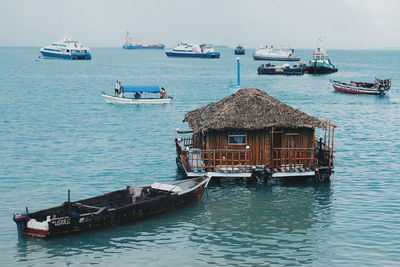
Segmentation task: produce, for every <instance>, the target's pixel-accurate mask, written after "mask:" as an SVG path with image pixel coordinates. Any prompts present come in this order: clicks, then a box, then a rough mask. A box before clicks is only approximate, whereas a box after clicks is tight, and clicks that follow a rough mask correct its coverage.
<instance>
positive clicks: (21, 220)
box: [13, 212, 29, 237]
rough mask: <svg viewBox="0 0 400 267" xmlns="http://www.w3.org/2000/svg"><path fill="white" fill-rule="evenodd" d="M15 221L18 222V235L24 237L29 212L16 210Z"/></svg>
mask: <svg viewBox="0 0 400 267" xmlns="http://www.w3.org/2000/svg"><path fill="white" fill-rule="evenodd" d="M13 221H14V222H15V223H16V224H17V231H18V236H19V237H23V236H24V234H25V230H26V226H27V224H28V221H29V216H28V214H26V213H19V212H16V213H14V214H13Z"/></svg>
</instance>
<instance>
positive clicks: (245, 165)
mask: <svg viewBox="0 0 400 267" xmlns="http://www.w3.org/2000/svg"><path fill="white" fill-rule="evenodd" d="M249 152H250V151H249V150H234V149H213V150H200V149H199V150H197V149H192V150H189V151H183V152H182V154H181V159H182V162H183V164H184V165H185V166H186V168H187V169H188V170H189V171H191V172H227V173H232V172H245V171H249V170H250V169H251V165H250V158H249Z"/></svg>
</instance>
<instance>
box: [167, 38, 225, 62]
mask: <svg viewBox="0 0 400 267" xmlns="http://www.w3.org/2000/svg"><path fill="white" fill-rule="evenodd" d="M165 54H166V55H167V56H169V57H198V58H219V57H220V53H219V52H216V51H215V50H214V48H213V47H212V45H210V44H201V45H196V44H191V43H189V42H184V43H180V44H179V45H178V46H176V47H175V48H174V49H172V50H169V51H166V52H165Z"/></svg>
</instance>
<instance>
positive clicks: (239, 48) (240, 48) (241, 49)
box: [235, 45, 246, 55]
mask: <svg viewBox="0 0 400 267" xmlns="http://www.w3.org/2000/svg"><path fill="white" fill-rule="evenodd" d="M244 54H246V50H244V47H243V46H241V45H238V46H237V47H236V48H235V55H244Z"/></svg>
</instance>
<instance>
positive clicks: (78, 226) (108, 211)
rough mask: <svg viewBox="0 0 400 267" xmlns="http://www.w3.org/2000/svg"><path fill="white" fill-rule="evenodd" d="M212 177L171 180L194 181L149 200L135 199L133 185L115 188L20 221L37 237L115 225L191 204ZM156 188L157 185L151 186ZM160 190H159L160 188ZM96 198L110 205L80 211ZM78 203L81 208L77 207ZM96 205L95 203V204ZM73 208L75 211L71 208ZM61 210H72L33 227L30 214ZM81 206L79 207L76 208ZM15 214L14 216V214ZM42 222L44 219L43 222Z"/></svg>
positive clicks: (47, 213) (177, 183)
mask: <svg viewBox="0 0 400 267" xmlns="http://www.w3.org/2000/svg"><path fill="white" fill-rule="evenodd" d="M210 179H211V178H210V177H206V176H205V177H197V178H194V179H188V180H184V181H180V182H176V183H173V184H171V186H173V185H177V186H180V185H181V184H184V183H189V184H191V185H192V187H190V188H189V189H187V190H186V191H183V192H180V193H176V192H174V191H173V188H174V187H172V189H171V190H170V191H163V193H162V194H160V195H157V196H155V197H152V198H149V199H148V200H147V199H145V200H142V201H140V202H137V203H135V201H136V200H134V199H136V197H135V192H134V191H131V190H132V189H133V188H132V187H127V188H126V189H124V190H119V191H114V192H111V193H108V194H105V195H102V196H98V197H94V198H91V199H86V200H80V201H76V202H65V203H64V204H63V206H58V207H54V208H50V209H48V210H43V211H39V212H36V213H32V214H30V215H28V216H27V219H26V221H28V223H27V222H26V221H25V222H22V221H19V222H17V221H16V220H15V219H14V221H16V222H17V225H18V223H20V224H24V223H25V228H23V230H22V231H23V232H22V233H21V234H22V236H30V237H37V238H49V237H56V236H61V235H67V234H72V233H77V232H83V231H89V230H94V229H98V228H103V227H107V226H114V225H119V224H123V223H128V222H134V221H138V220H142V219H145V218H146V217H149V216H153V215H156V214H159V213H163V212H167V211H171V210H174V209H176V208H178V207H181V206H183V205H186V204H189V203H191V202H195V201H199V200H201V198H202V196H203V194H204V192H205V190H206V187H207V185H208V182H209V181H210ZM147 188H150V187H145V188H142V189H143V190H144V192H142V193H141V194H142V195H143V193H145V194H149V196H150V195H151V194H152V192H151V191H146V190H147ZM152 190H154V189H152ZM157 191H158V190H157ZM93 199H98V200H99V202H101V203H102V205H108V207H104V208H103V209H100V210H99V211H98V212H92V213H81V212H79V207H84V206H86V207H92V206H88V205H83V204H82V203H85V202H88V201H92V200H93ZM107 199H109V200H110V202H113V203H115V202H116V200H118V201H119V200H121V201H122V202H123V203H124V204H123V205H120V206H119V207H114V206H113V204H108V203H107ZM127 201H129V202H130V204H129V203H127V204H125V202H127ZM77 207H78V209H77ZM92 208H95V207H92ZM71 209H72V211H71ZM62 210H64V211H65V210H69V212H66V213H65V214H66V215H65V216H63V217H58V216H56V217H55V218H52V219H50V218H49V219H48V220H47V221H46V223H47V224H48V226H47V227H46V229H34V228H31V227H30V226H29V224H30V223H29V222H30V221H31V219H30V216H32V217H35V216H39V217H43V216H47V215H48V217H53V216H55V215H56V214H57V213H59V212H60V211H62ZM76 210H78V211H76ZM14 217H15V216H14ZM40 223H42V222H40Z"/></svg>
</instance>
